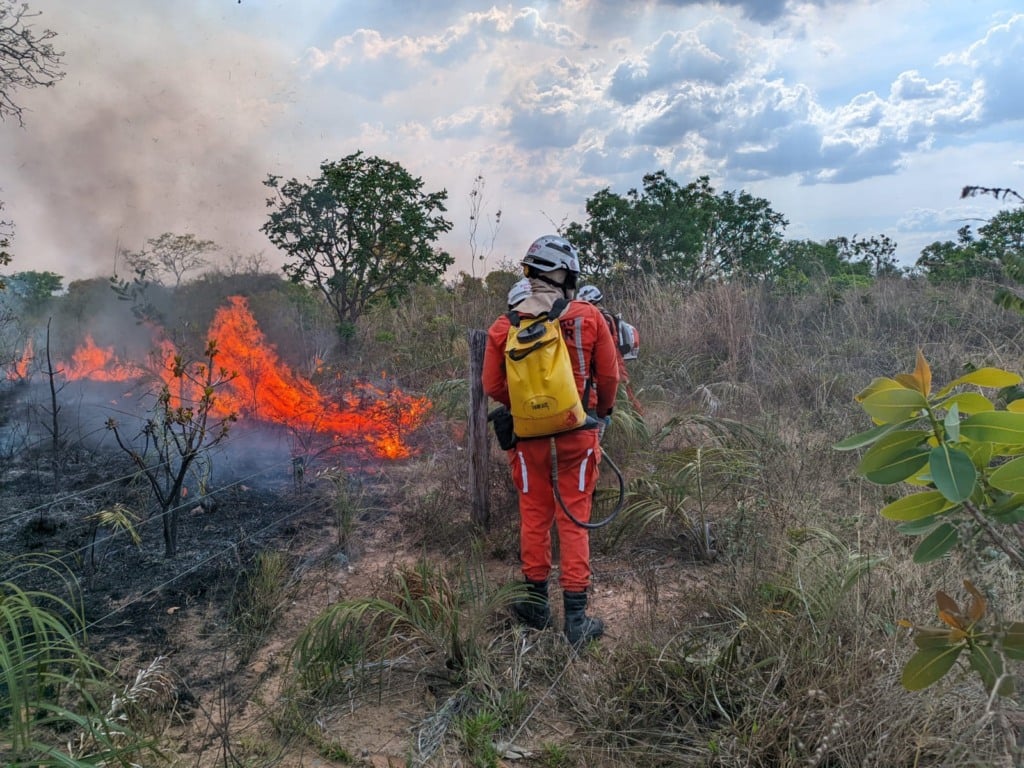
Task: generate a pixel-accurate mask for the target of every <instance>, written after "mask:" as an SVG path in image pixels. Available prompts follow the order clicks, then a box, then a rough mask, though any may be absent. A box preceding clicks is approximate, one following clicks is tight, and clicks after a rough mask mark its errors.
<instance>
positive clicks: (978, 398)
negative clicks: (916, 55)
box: [935, 392, 996, 413]
mask: <svg viewBox="0 0 1024 768" xmlns="http://www.w3.org/2000/svg"><path fill="white" fill-rule="evenodd" d="M954 405H955V406H956V407H957V408H959V409H960V412H961V413H984V412H985V411H994V410H995V408H996V407H995V405H994V404H993V403H992V401H991V400H989V399H988V398H987V397H985V396H984V395H983V394H981V393H980V392H958V393H956V394H955V395H953V396H952V397H948V398H946V399H945V400H943V401H942V402H940V403H938V404H937V405H936V406H935V407H936V408H952V407H953V406H954Z"/></svg>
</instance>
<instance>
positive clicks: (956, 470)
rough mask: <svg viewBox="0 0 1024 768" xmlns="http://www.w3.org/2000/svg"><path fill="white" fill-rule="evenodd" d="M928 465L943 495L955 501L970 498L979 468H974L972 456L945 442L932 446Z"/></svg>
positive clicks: (936, 485)
mask: <svg viewBox="0 0 1024 768" xmlns="http://www.w3.org/2000/svg"><path fill="white" fill-rule="evenodd" d="M928 466H929V468H930V469H931V473H932V480H933V481H934V482H935V487H936V488H937V489H938V490H939V491H941V493H942V495H943V496H945V497H946V498H947V499H949V500H950V501H952V502H955V503H959V502H961V501H966V500H967V499H968V498H970V496H971V493H972V492H973V491H974V483H975V481H976V480H977V479H978V470H976V469H975V468H974V462H973V461H971V457H970V456H968V455H967V454H966V453H964V452H963V451H961V450H959V449H958V448H950V447H949V446H948V445H945V444H943V445H940V446H938V447H936V448H932V450H931V453H930V454H929V455H928Z"/></svg>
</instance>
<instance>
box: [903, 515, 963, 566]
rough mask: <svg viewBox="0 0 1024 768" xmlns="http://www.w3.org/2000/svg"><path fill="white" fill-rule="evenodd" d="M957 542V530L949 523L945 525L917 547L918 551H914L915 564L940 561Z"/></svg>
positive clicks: (925, 538) (926, 537)
mask: <svg viewBox="0 0 1024 768" xmlns="http://www.w3.org/2000/svg"><path fill="white" fill-rule="evenodd" d="M956 542H957V533H956V528H955V527H954V526H953V525H951V524H949V523H943V524H942V525H940V526H939V527H938V528H936V529H935V530H934V531H932V532H931V533H930V534H928V535H927V536H925V537H924V539H923V540H922V541H921V543H920V544H918V545H917V549H915V550H914V558H913V559H914V562H915V563H918V564H920V563H930V562H931V561H933V560H938V559H939V558H940V557H942V556H944V555H945V554H946V553H947V552H949V550H951V549H952V548H953V547H954V546H956Z"/></svg>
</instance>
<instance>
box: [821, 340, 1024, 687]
mask: <svg viewBox="0 0 1024 768" xmlns="http://www.w3.org/2000/svg"><path fill="white" fill-rule="evenodd" d="M1021 382H1022V378H1021V377H1020V376H1019V375H1017V374H1015V373H1011V372H1009V371H1005V370H1002V369H1000V368H991V367H987V368H978V369H975V370H972V371H969V372H968V373H966V374H964V375H963V376H960V377H959V378H956V379H954V380H953V381H951V382H949V383H948V384H946V385H945V386H944V387H942V388H941V389H938V390H935V391H933V388H932V373H931V369H930V367H929V366H928V362H927V361H926V360H925V357H924V355H923V354H922V353H921V352H920V351H919V352H918V354H917V362H916V366H915V368H914V371H913V373H901V374H898V375H896V376H895V377H894V378H887V377H879V378H876V379H874V380H873V381H872V382H871V384H869V385H868V386H867V387H866V388H865V389H864V390H863V391H861V392H860V393H858V394H857V395H856V398H855V399H856V400H857V402H859V403H860V405H861V407H862V408H864V410H865V412H866V413H867V414H868V415H869V416H870V417H871V419H872V421H873V422H874V424H875V426H874V427H872V428H871V429H869V430H867V431H865V432H861V433H859V434H856V435H853V436H851V437H848V438H846V439H845V440H842V441H841V442H839V443H837V444H836V445H835V446H834V447H835V448H836V449H838V450H844V451H847V450H857V449H866V450H865V452H864V454H863V455H862V456H861V459H860V462H859V464H858V465H857V471H858V473H860V474H861V475H863V476H864V477H865V478H866V479H867V480H870V481H871V482H873V483H877V484H879V485H895V484H899V483H907V484H908V485H910V486H913V487H915V488H917V489H918V490H916V491H915V492H913V493H910V494H908V495H905V496H903V497H901V498H899V499H897V500H895V501H893V502H891V503H889V504H887V505H886V506H884V507H883V508H882V509H881V510H880V514H881V515H882V517H885V518H886V519H889V520H893V521H895V522H897V523H899V528H898V530H900V531H901V532H902V533H905V534H908V535H911V536H919V537H921V541H920V543H919V544H918V546H917V547H916V549H915V551H914V555H913V560H914V562H916V563H927V562H931V561H934V560H937V559H939V558H941V557H943V556H945V555H946V554H948V553H949V552H950V551H951V550H952V549H953V548H954V547H956V546H957V545H967V544H969V543H970V542H972V541H974V540H976V539H979V538H980V539H983V540H986V541H988V542H989V543H990V544H991V545H993V546H995V547H996V548H998V549H999V550H1000V551H1001V552H1003V553H1004V554H1005V555H1006V557H1007V558H1008V559H1009V561H1010V562H1011V563H1013V564H1014V565H1015V566H1017V567H1018V568H1024V534H1022V532H1021V530H1020V527H1019V526H1018V525H1017V524H1018V523H1020V522H1022V521H1024V400H1022V399H1019V398H1020V394H1021V393H1020V390H1019V389H1018V385H1020V384H1021ZM983 389H988V390H996V393H995V395H994V396H992V397H989V396H986V395H985V394H983V393H982V392H981V391H979V390H983ZM1004 401H1008V402H1006V403H1005V406H1004V407H1002V408H997V404H1002V403H1003V402H1004ZM966 584H968V585H969V586H968V591H970V592H971V595H972V603H971V604H970V605H969V607H968V608H967V609H966V611H960V609H959V608H958V607H957V605H956V603H955V601H953V600H952V598H950V597H949V596H947V595H945V594H944V593H942V592H939V593H938V596H937V600H938V604H939V617H940V619H942V621H943V622H944V623H945V624H946V625H947V627H948V629H946V628H942V629H938V630H936V629H929V628H923V629H922V628H919V629H917V633H916V634H915V642H916V643H917V644H918V652H917V653H916V654H915V656H914V657H913V658H912V659H911V661H910V663H908V665H907V667H906V669H905V670H904V676H903V678H904V679H903V683H904V685H905V686H906V687H908V688H911V689H914V690H916V689H920V688H924V687H927V686H928V685H931V684H932V683H934V682H936V681H937V680H939V679H940V678H941V677H942V676H943V675H945V674H946V672H948V671H949V669H951V668H952V666H953V664H954V663H955V662H956V660H957V658H959V656H960V654H961V652H963V651H964V650H965V649H967V650H969V658H970V663H971V667H972V668H973V669H974V670H975V671H976V672H978V673H979V675H980V676H981V677H982V680H983V681H984V682H985V684H986V687H987V688H988V690H990V691H993V690H994V691H995V692H996V693H998V694H999V695H1005V693H1006V692H1008V691H1011V690H1012V680H1009V679H1008V678H1006V677H1005V675H1004V674H1003V656H1000V655H999V653H1000V649H1001V652H1002V653H1004V654H1005V655H1006V656H1007V657H1012V658H1017V656H1018V655H1021V654H1022V653H1024V635H1022V634H1021V632H1022V629H1024V624H1021V623H1020V622H1014V623H1011V624H1009V625H1008V626H1000V625H999V624H998V622H994V623H993V624H992V625H991V626H987V625H986V626H984V628H983V622H982V619H983V618H984V616H985V611H986V604H985V601H984V598H983V597H982V596H981V593H980V592H978V591H977V590H976V588H974V587H973V585H970V582H966ZM1015 654H1016V655H1015ZM996 657H998V659H997V658H996ZM1008 680H1009V682H1008Z"/></svg>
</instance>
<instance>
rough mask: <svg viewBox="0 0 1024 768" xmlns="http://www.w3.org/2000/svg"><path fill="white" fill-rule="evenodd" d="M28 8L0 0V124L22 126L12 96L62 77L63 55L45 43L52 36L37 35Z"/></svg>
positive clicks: (53, 33) (21, 120)
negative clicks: (12, 120)
mask: <svg viewBox="0 0 1024 768" xmlns="http://www.w3.org/2000/svg"><path fill="white" fill-rule="evenodd" d="M36 16H39V14H38V13H30V12H29V9H28V5H27V4H25V3H17V2H14V0H0V120H6V119H7V118H8V117H13V118H16V119H17V121H18V124H19V125H24V121H23V119H22V117H23V115H22V108H21V106H20V105H19V104H18V103H17V102H16V101H15V100H14V92H15V91H17V90H19V89H24V88H37V87H40V86H42V87H44V88H49V87H50V86H52V85H54V84H56V83H57V81H58V80H60V79H61V78H62V77H64V73H63V72H62V71H61V69H60V60H61V57H62V56H63V55H64V54H63V53H61V52H58V51H57V50H56V49H55V48H54V47H53V45H52V44H51V43H50V42H49V41H50V40H52V39H53V38H54V37H56V36H57V33H56V32H53V31H52V30H49V29H44V30H43V31H41V32H37V31H36V29H35V28H34V27H33V25H32V23H31V20H32V19H33V18H34V17H36Z"/></svg>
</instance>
